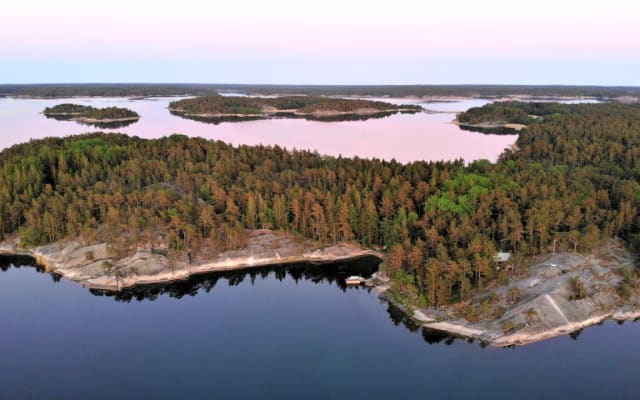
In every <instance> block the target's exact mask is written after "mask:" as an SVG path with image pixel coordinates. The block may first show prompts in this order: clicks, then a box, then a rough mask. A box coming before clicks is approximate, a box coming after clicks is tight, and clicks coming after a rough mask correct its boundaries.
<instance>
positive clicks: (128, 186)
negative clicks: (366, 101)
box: [0, 103, 640, 306]
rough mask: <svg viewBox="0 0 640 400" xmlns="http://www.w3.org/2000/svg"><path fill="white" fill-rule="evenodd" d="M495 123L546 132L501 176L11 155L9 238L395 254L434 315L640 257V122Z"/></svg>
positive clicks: (193, 150)
mask: <svg viewBox="0 0 640 400" xmlns="http://www.w3.org/2000/svg"><path fill="white" fill-rule="evenodd" d="M499 107H501V108H500V110H501V111H500V112H499V114H500V115H501V117H502V116H503V115H514V116H518V115H521V113H520V111H521V112H522V113H524V114H526V115H535V116H537V117H539V118H534V119H535V120H536V122H535V123H534V124H531V125H530V126H529V127H528V128H527V129H525V130H523V131H522V132H521V134H520V137H519V139H518V142H517V147H518V150H507V151H506V152H505V153H504V154H503V155H502V156H501V158H500V160H499V161H498V162H497V163H495V164H492V163H490V162H488V161H476V162H474V163H471V164H469V165H465V164H464V163H463V162H462V161H457V162H414V163H410V164H400V163H397V162H394V161H390V162H387V161H381V160H377V159H372V160H365V159H359V158H353V159H349V158H341V157H328V156H321V155H319V154H317V153H313V152H307V151H290V150H286V149H284V148H281V147H278V146H275V147H265V146H240V147H233V146H230V145H227V144H225V143H222V142H218V141H207V140H204V139H199V138H188V137H185V136H181V135H173V136H170V137H165V138H161V139H155V140H144V139H140V138H137V137H128V136H125V135H120V134H103V133H94V134H88V135H81V136H73V137H67V138H48V139H43V140H37V141H31V142H29V143H25V144H21V145H16V146H13V147H11V148H9V149H6V150H4V151H3V152H2V153H0V235H3V236H8V235H11V234H14V233H19V234H20V237H21V240H22V242H23V244H25V245H31V246H32V245H38V244H43V243H47V242H52V241H56V240H60V239H62V238H65V237H75V236H78V235H81V236H83V237H85V238H86V239H88V240H98V239H101V240H107V241H109V242H110V243H111V245H112V246H113V248H114V249H116V251H118V252H120V253H121V254H126V253H127V251H130V250H131V246H134V245H135V244H136V243H141V242H145V241H149V240H157V239H158V238H160V239H161V240H162V241H164V242H165V243H166V244H167V246H168V247H169V248H170V249H172V251H175V252H188V253H197V252H199V251H202V249H205V248H206V249H208V250H209V251H210V250H211V249H215V250H216V251H220V250H224V249H228V248H239V247H242V246H243V240H245V237H244V232H245V229H254V228H268V229H277V230H285V231H290V232H294V233H297V234H301V235H304V236H306V237H308V238H312V239H315V240H318V241H321V242H326V243H331V242H336V241H349V240H357V241H359V242H360V243H362V245H364V246H371V247H376V248H383V247H384V248H385V249H386V252H387V259H386V262H385V266H384V268H385V269H386V272H387V273H388V274H389V275H390V276H391V277H392V278H393V280H394V283H395V285H396V289H397V290H398V292H400V293H402V295H404V296H406V297H407V298H409V299H411V301H413V302H415V303H417V304H421V305H431V306H439V305H442V304H446V303H451V302H455V301H459V300H463V299H465V298H467V297H468V296H469V295H470V294H471V293H472V292H473V291H474V290H475V289H476V288H482V287H486V286H487V285H490V284H492V283H494V282H500V281H502V280H503V279H505V278H506V277H508V276H509V274H518V273H520V272H522V271H521V269H522V268H524V265H526V264H525V263H524V262H523V260H526V259H527V258H528V257H531V256H534V255H538V254H545V253H549V252H554V251H562V250H571V251H588V250H591V249H593V248H595V247H597V246H598V245H599V244H600V243H601V242H602V241H603V240H606V239H609V238H620V239H622V240H624V241H626V242H627V243H628V244H629V245H630V246H632V247H634V248H637V247H638V244H639V243H640V240H639V236H638V233H639V227H640V225H639V222H640V221H639V220H638V205H639V201H640V186H639V184H638V180H639V179H640V106H638V105H623V104H579V105H566V104H556V103H540V104H537V103H509V104H500V105H499ZM503 108H508V109H510V110H505V109H503ZM495 110H496V105H488V106H485V107H483V108H481V109H472V110H470V111H469V114H470V115H472V116H473V118H481V119H482V118H490V117H491V116H492V114H493V113H494V111H495ZM518 110H519V111H518ZM540 110H543V111H540ZM483 114H485V115H484V116H483ZM461 117H462V118H465V116H464V114H463V115H462V116H461ZM498 250H503V251H510V252H512V253H513V254H514V261H513V268H501V269H497V268H496V264H495V261H494V259H493V256H494V255H495V253H496V251H498Z"/></svg>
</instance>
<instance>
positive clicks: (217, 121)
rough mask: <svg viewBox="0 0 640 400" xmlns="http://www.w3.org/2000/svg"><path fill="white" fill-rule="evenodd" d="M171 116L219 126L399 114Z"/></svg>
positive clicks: (338, 120) (174, 112)
mask: <svg viewBox="0 0 640 400" xmlns="http://www.w3.org/2000/svg"><path fill="white" fill-rule="evenodd" d="M170 112H171V115H175V116H178V117H181V118H186V119H190V120H193V121H198V122H204V123H207V124H214V125H218V124H221V123H223V122H246V121H256V120H259V119H279V118H294V119H304V120H307V121H320V122H342V121H366V120H369V119H380V118H386V117H389V116H391V115H393V114H397V113H398V111H385V112H379V113H372V114H355V113H354V114H343V115H327V116H317V115H297V114H294V113H275V114H270V115H265V116H246V117H243V116H226V117H199V116H195V115H187V114H184V113H180V112H176V111H170Z"/></svg>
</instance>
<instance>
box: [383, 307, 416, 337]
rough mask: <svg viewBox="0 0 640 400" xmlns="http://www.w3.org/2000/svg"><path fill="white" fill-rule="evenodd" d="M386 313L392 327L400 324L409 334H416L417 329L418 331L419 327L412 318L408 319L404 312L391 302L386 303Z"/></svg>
mask: <svg viewBox="0 0 640 400" xmlns="http://www.w3.org/2000/svg"><path fill="white" fill-rule="evenodd" d="M387 313H388V314H389V318H391V321H393V323H394V325H400V324H402V325H403V326H404V327H405V328H407V329H409V330H410V331H411V332H417V331H418V329H420V325H418V324H416V322H415V321H414V320H413V319H412V318H409V315H408V314H407V313H406V312H405V311H403V310H401V309H400V308H398V307H397V306H395V305H394V304H393V303H391V302H387Z"/></svg>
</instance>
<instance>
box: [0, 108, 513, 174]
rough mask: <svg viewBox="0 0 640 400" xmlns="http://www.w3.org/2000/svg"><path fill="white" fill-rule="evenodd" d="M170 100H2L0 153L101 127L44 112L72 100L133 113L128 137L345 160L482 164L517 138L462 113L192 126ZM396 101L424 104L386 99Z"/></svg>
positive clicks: (197, 123)
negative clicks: (270, 148) (458, 116)
mask: <svg viewBox="0 0 640 400" xmlns="http://www.w3.org/2000/svg"><path fill="white" fill-rule="evenodd" d="M171 100H173V99H170V98H153V99H143V100H131V99H126V98H93V99H91V98H74V99H55V100H50V99H46V100H43V99H29V100H26V99H10V98H0V132H2V134H1V135H0V148H4V147H7V146H10V145H13V144H16V143H21V142H25V141H27V140H29V139H31V138H42V137H46V136H66V135H70V134H78V133H84V132H90V131H95V130H98V129H97V128H91V127H87V126H84V125H80V124H78V123H76V122H74V121H56V120H54V119H48V118H46V117H45V116H44V115H42V114H41V112H42V110H44V108H45V107H48V106H54V105H56V104H60V103H64V102H73V103H78V104H85V105H92V106H94V107H107V106H117V107H126V108H129V109H132V110H134V111H136V112H138V114H140V120H139V121H138V122H136V123H134V124H132V125H129V126H127V127H124V128H118V129H112V130H110V129H102V130H103V131H106V132H123V133H127V134H131V135H137V136H140V137H144V138H157V137H161V136H165V135H169V134H172V133H183V134H186V135H191V136H200V137H204V138H208V139H217V140H223V141H225V142H227V143H232V144H236V145H237V144H249V145H251V144H260V143H261V144H265V145H275V144H278V145H280V146H285V147H287V148H289V149H292V148H297V149H304V150H317V151H318V152H320V153H321V154H328V155H335V156H337V155H340V154H341V155H342V156H345V157H351V156H356V155H357V156H359V157H377V158H383V159H387V160H390V159H392V158H395V159H396V160H398V161H403V162H405V161H416V160H454V159H459V158H462V159H464V160H467V161H472V160H476V159H489V160H495V159H497V157H498V155H499V154H500V153H501V152H502V151H503V150H504V149H505V148H506V147H509V146H510V145H511V144H513V143H514V142H515V140H516V138H517V137H516V136H515V135H502V136H501V135H485V134H481V133H477V132H468V131H463V130H461V129H459V128H458V127H457V126H456V125H453V124H452V123H451V121H452V120H453V119H454V118H455V114H453V113H448V114H426V113H420V114H396V115H392V116H390V117H386V118H382V119H370V120H367V121H348V122H318V121H306V120H303V119H270V120H258V121H247V122H226V123H221V124H219V125H213V124H206V123H202V122H198V121H192V120H188V119H184V118H180V117H178V116H173V115H171V114H169V111H168V110H167V106H168V104H169V102H170V101H171ZM383 100H384V101H387V102H394V103H408V102H409V103H410V102H413V103H417V102H418V101H417V100H407V99H383ZM485 103H486V101H484V100H468V101H463V102H456V103H429V104H425V106H426V107H428V108H430V109H434V110H441V111H463V110H466V109H467V108H469V107H473V106H480V105H483V104H485Z"/></svg>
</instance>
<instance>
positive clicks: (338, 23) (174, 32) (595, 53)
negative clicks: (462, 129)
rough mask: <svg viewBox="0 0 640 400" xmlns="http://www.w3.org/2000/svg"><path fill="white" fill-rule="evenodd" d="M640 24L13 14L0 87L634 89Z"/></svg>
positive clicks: (246, 5)
mask: <svg viewBox="0 0 640 400" xmlns="http://www.w3.org/2000/svg"><path fill="white" fill-rule="evenodd" d="M98 4H99V5H98ZM639 20H640V1H637V0H608V1H601V0H600V1H593V0H582V1H563V0H536V1H527V2H520V1H514V0H509V1H505V0H482V1H480V0H476V1H463V0H441V1H437V2H433V1H429V0H422V1H408V0H393V1H391V0H387V1H361V0H322V1H316V2H310V1H300V0H296V1H291V0H272V1H268V0H263V1H253V0H235V1H216V0H209V1H195V0H179V1H171V2H164V1H134V0H110V1H104V2H91V1H86V0H83V1H75V0H56V1H32V0H21V1H11V2H6V4H3V6H2V11H1V14H0V37H1V38H2V40H0V83H46V82H185V83H186V82H202V83H271V84H566V85H581V84H593V85H630V86H640V73H638V71H640V22H638V21H639Z"/></svg>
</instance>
